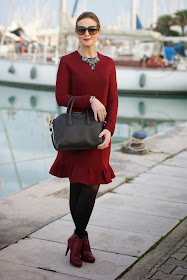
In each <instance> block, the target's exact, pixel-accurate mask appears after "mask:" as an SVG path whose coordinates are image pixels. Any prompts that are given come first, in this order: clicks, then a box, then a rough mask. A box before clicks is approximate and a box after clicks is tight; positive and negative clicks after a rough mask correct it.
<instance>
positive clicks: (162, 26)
mask: <svg viewBox="0 0 187 280" xmlns="http://www.w3.org/2000/svg"><path fill="white" fill-rule="evenodd" d="M172 25H174V22H173V17H172V16H171V15H163V16H160V17H159V18H158V20H157V24H156V28H155V31H158V32H160V33H161V34H163V35H165V36H169V35H170V27H171V26H172Z"/></svg>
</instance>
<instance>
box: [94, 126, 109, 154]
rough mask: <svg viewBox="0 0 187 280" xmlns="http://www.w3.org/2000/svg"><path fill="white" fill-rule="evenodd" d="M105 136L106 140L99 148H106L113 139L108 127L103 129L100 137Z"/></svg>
mask: <svg viewBox="0 0 187 280" xmlns="http://www.w3.org/2000/svg"><path fill="white" fill-rule="evenodd" d="M102 136H104V141H103V143H102V144H100V145H98V146H97V149H105V148H107V147H108V146H109V144H110V141H111V132H110V130H108V129H103V130H102V131H101V133H100V134H99V137H102Z"/></svg>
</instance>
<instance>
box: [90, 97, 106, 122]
mask: <svg viewBox="0 0 187 280" xmlns="http://www.w3.org/2000/svg"><path fill="white" fill-rule="evenodd" d="M91 108H92V110H93V112H94V118H95V120H96V121H98V118H97V115H98V117H99V120H100V122H104V120H105V118H106V115H107V112H106V108H105V106H104V105H103V103H101V102H100V101H99V100H98V99H97V98H96V97H95V98H94V100H93V102H92V103H91Z"/></svg>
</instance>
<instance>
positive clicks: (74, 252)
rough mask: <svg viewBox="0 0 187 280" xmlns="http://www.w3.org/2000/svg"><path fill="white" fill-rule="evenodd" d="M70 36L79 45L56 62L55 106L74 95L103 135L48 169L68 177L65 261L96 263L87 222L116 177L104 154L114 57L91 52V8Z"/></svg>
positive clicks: (94, 31) (114, 98)
mask: <svg viewBox="0 0 187 280" xmlns="http://www.w3.org/2000/svg"><path fill="white" fill-rule="evenodd" d="M75 34H76V36H77V37H78V39H79V46H80V47H79V49H78V50H76V51H74V52H72V53H69V54H67V55H64V56H63V57H62V58H61V60H60V63H59V68H58V71H57V80H56V89H55V95H56V100H57V103H58V105H59V106H66V107H67V104H68V100H69V99H70V98H71V97H72V96H78V97H77V98H76V100H75V102H74V105H73V111H74V112H78V111H82V108H88V111H89V112H93V114H94V118H95V120H96V121H98V120H100V121H101V122H104V124H105V125H104V129H103V130H102V132H101V133H100V134H99V137H102V136H103V143H102V144H100V145H98V146H97V149H94V150H86V151H81V152H75V151H61V152H58V154H57V157H56V159H55V161H54V163H53V165H52V167H51V169H50V171H49V173H50V174H52V175H54V176H57V177H60V178H63V177H69V180H70V199H69V205H70V211H71V215H72V218H73V221H74V224H75V231H74V233H73V234H72V236H70V238H69V239H68V247H67V251H66V255H67V253H68V251H69V249H70V263H71V264H72V265H74V266H78V267H80V266H81V265H82V260H83V261H86V262H94V261H95V257H94V255H93V254H92V252H91V248H90V243H89V239H88V233H87V231H86V226H87V224H88V221H89V219H90V216H91V213H92V210H93V207H94V203H95V199H96V195H97V192H98V189H99V186H100V184H108V183H110V182H112V178H115V174H114V171H113V169H112V168H111V166H110V164H109V156H110V148H111V136H112V135H113V133H114V129H115V123H116V117H117V109H118V94H117V82H116V70H115V64H114V61H113V60H112V59H111V58H110V57H108V56H105V55H102V54H100V53H98V52H96V50H95V43H96V41H97V38H98V37H99V35H100V34H101V29H100V22H99V19H98V18H97V16H96V15H95V14H94V13H92V12H84V13H82V14H81V15H80V16H79V17H78V18H77V21H76V28H75ZM87 62H88V63H87Z"/></svg>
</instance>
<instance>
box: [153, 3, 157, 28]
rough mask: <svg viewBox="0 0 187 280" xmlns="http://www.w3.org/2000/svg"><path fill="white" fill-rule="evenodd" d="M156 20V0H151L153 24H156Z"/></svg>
mask: <svg viewBox="0 0 187 280" xmlns="http://www.w3.org/2000/svg"><path fill="white" fill-rule="evenodd" d="M156 22H157V0H153V26H155V25H156Z"/></svg>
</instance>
